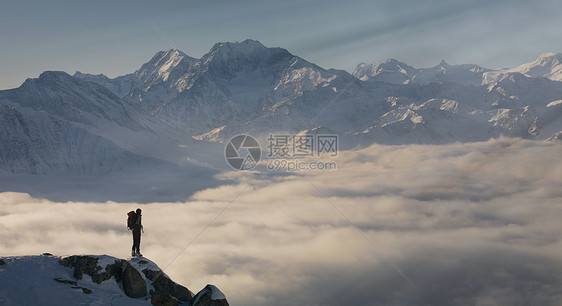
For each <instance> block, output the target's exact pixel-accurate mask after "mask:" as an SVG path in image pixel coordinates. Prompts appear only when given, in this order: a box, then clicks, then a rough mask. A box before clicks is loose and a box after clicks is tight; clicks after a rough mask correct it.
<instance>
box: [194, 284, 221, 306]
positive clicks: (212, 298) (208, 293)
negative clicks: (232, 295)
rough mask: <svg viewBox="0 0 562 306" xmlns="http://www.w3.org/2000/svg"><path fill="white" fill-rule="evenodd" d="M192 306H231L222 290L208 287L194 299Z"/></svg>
mask: <svg viewBox="0 0 562 306" xmlns="http://www.w3.org/2000/svg"><path fill="white" fill-rule="evenodd" d="M191 305H192V306H229V305H228V302H227V301H226V298H225V297H224V295H223V294H222V292H220V290H219V289H218V288H217V287H215V286H213V285H207V286H205V288H203V289H202V290H201V291H199V293H197V295H195V296H194V297H193V302H192V304H191Z"/></svg>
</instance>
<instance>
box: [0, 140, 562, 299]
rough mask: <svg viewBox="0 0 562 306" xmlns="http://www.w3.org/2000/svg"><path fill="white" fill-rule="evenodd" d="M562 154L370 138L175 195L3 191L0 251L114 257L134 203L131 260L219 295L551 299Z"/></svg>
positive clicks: (558, 247) (516, 143)
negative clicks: (116, 198)
mask: <svg viewBox="0 0 562 306" xmlns="http://www.w3.org/2000/svg"><path fill="white" fill-rule="evenodd" d="M561 156H562V145H560V144H554V143H547V142H533V141H525V140H521V139H511V138H500V139H497V140H490V141H487V142H480V143H469V144H451V145H443V146H432V145H407V146H381V145H372V146H370V147H368V148H364V149H360V150H355V151H345V152H340V154H339V157H338V158H337V159H335V161H336V162H337V170H335V171H311V172H287V173H280V172H268V171H254V172H237V171H234V172H227V173H222V174H220V175H219V177H218V178H219V179H223V180H225V182H229V183H228V184H226V185H222V186H219V187H213V188H209V189H205V190H201V191H199V192H196V193H195V194H193V195H192V196H191V197H190V198H189V199H187V200H186V201H183V202H174V203H148V204H137V203H115V202H104V203H96V202H91V203H86V202H64V203H57V202H53V201H50V200H45V199H38V198H33V197H31V196H29V195H28V194H25V193H14V192H5V193H0V256H11V255H30V254H40V253H43V252H51V253H53V254H56V255H65V254H109V255H113V256H116V257H127V256H128V255H129V252H130V245H131V234H130V233H129V232H127V230H126V226H125V223H126V213H127V212H128V211H130V210H133V209H136V208H137V207H140V208H142V210H143V223H144V228H145V233H144V235H143V237H142V244H141V250H142V252H143V253H144V255H145V256H146V257H147V258H150V259H151V260H153V261H154V262H156V263H157V264H158V265H159V266H160V267H161V268H165V272H166V273H167V274H168V275H170V277H171V278H172V279H173V280H175V281H177V282H179V283H181V284H183V285H185V286H186V287H188V288H190V289H191V290H192V291H195V292H197V291H199V290H200V289H201V288H203V287H204V286H205V285H206V284H207V283H212V284H215V285H216V286H218V287H219V288H220V289H221V290H222V291H223V292H224V293H225V294H226V296H227V298H228V300H229V302H230V303H231V305H405V304H417V305H420V304H427V305H438V304H442V305H560V304H562V272H561V271H562V258H561V257H560V254H562V241H561V240H560V237H561V234H562V222H561V219H562V161H561ZM233 182H234V183H233ZM186 184H189V182H186Z"/></svg>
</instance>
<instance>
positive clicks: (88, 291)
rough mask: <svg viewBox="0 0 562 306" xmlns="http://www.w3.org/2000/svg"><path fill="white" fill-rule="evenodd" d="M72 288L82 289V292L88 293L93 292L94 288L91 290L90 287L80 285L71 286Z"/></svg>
mask: <svg viewBox="0 0 562 306" xmlns="http://www.w3.org/2000/svg"><path fill="white" fill-rule="evenodd" d="M70 288H72V289H82V292H84V293H86V294H90V293H92V290H90V289H88V288H84V287H80V286H73V287H70Z"/></svg>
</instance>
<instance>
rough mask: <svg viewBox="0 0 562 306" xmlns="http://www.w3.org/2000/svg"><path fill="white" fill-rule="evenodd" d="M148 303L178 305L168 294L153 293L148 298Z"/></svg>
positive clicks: (166, 305) (162, 305)
mask: <svg viewBox="0 0 562 306" xmlns="http://www.w3.org/2000/svg"><path fill="white" fill-rule="evenodd" d="M150 303H151V304H152V305H155V306H177V305H179V303H178V301H176V300H175V299H174V298H173V297H171V296H170V295H169V294H154V295H152V298H151V299H150Z"/></svg>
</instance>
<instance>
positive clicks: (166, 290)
mask: <svg viewBox="0 0 562 306" xmlns="http://www.w3.org/2000/svg"><path fill="white" fill-rule="evenodd" d="M145 274H146V273H145ZM147 277H148V276H147ZM152 286H153V287H154V294H169V295H171V296H173V297H175V298H176V299H178V301H180V302H190V301H191V299H192V296H193V295H192V294H191V291H189V289H187V288H185V287H184V286H182V285H180V284H176V283H175V282H173V281H172V280H171V279H169V278H168V277H166V276H165V275H164V274H163V273H162V274H160V275H159V276H158V277H156V279H155V280H154V281H152Z"/></svg>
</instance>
